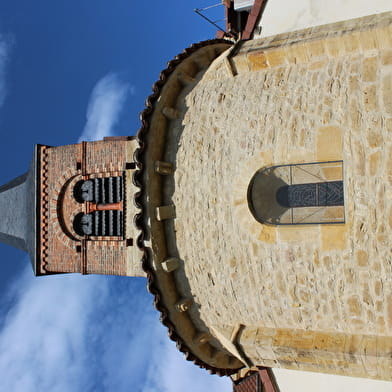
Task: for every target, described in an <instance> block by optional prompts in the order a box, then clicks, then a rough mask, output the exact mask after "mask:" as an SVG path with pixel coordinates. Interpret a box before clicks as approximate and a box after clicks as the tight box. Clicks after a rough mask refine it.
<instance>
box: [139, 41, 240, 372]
mask: <svg viewBox="0 0 392 392" xmlns="http://www.w3.org/2000/svg"><path fill="white" fill-rule="evenodd" d="M214 44H229V45H230V44H231V42H228V41H226V40H222V39H215V40H209V41H204V42H200V43H198V44H194V45H192V46H191V47H190V48H188V49H185V50H184V51H183V52H182V53H181V54H179V55H178V56H176V57H175V58H174V59H173V60H171V61H170V62H169V63H168V65H167V68H166V69H165V70H163V71H162V72H161V74H160V77H159V80H158V81H157V82H156V83H155V84H154V85H153V88H152V90H153V94H151V95H150V96H149V97H148V98H147V100H146V108H145V109H144V111H143V112H142V113H141V115H140V120H141V123H142V126H141V128H140V129H139V131H138V133H137V140H138V142H139V148H138V149H137V150H136V151H135V153H134V159H135V162H136V164H137V170H136V171H135V173H134V176H133V183H134V184H135V185H136V186H137V187H139V188H140V191H139V192H138V193H137V194H136V195H135V204H136V206H137V207H138V208H139V209H140V210H141V212H140V213H139V214H137V215H136V216H135V225H136V227H137V228H138V229H139V230H141V234H140V235H139V237H138V238H137V245H138V247H139V248H140V249H141V250H142V251H143V258H142V266H143V269H144V271H145V272H146V275H147V280H148V285H147V287H148V290H149V291H150V293H151V294H153V296H154V305H155V308H156V309H157V310H158V311H159V312H160V313H161V322H162V323H163V325H165V326H166V327H167V328H168V334H169V337H170V338H171V339H172V340H174V341H175V342H176V344H177V348H178V349H179V350H180V351H181V352H182V353H183V354H184V355H185V358H186V359H187V360H189V361H192V362H194V363H195V364H197V365H198V366H200V367H201V368H205V369H207V370H209V371H210V373H212V374H218V375H220V376H223V375H230V374H233V373H235V372H236V371H237V370H238V369H228V368H218V367H214V366H211V365H210V364H208V363H206V362H204V361H203V360H201V359H200V358H198V357H197V356H196V355H195V354H194V353H193V352H192V351H191V349H190V347H189V345H188V344H187V343H185V341H184V340H183V338H182V337H181V336H180V335H179V333H178V330H177V327H176V325H175V324H174V322H173V321H172V319H171V316H170V311H169V310H168V309H167V307H166V306H165V304H164V301H163V297H162V293H161V291H160V289H159V286H158V283H157V277H156V274H155V273H154V270H153V261H152V259H153V255H152V254H151V249H150V248H149V247H146V246H145V244H144V241H145V239H146V238H148V237H149V230H150V228H149V227H148V224H147V219H146V215H147V214H148V212H147V205H146V196H147V195H146V184H145V183H144V178H145V175H146V161H145V159H146V156H145V153H146V147H147V145H148V143H149V140H148V139H149V128H150V125H151V121H152V116H153V114H154V110H155V108H154V107H155V105H156V104H157V102H158V99H159V98H160V96H161V93H162V89H163V87H164V86H165V84H166V82H167V81H168V79H169V77H170V76H171V75H172V73H173V72H174V71H175V69H176V67H177V66H178V65H180V64H181V63H182V62H183V61H184V60H185V59H187V58H189V57H190V56H191V55H193V54H194V53H195V52H196V51H198V50H199V49H201V48H204V47H207V46H210V45H214ZM217 55H218V54H216V55H215V57H216V56H217ZM212 60H213V59H211V60H210V61H209V62H211V61H212ZM184 317H185V316H184ZM207 344H208V343H207ZM211 349H212V350H213V347H211Z"/></svg>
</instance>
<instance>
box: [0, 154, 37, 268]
mask: <svg viewBox="0 0 392 392" xmlns="http://www.w3.org/2000/svg"><path fill="white" fill-rule="evenodd" d="M37 151H38V149H37V147H36V148H35V150H34V156H33V160H32V163H31V165H30V169H29V171H28V172H27V173H25V174H22V175H21V176H19V177H16V178H14V179H13V180H11V181H10V182H8V183H7V184H5V185H3V186H0V211H1V216H2V218H1V220H0V241H1V242H3V243H5V244H8V245H11V246H13V247H15V248H18V249H21V250H23V251H25V252H27V253H28V254H29V256H30V261H31V263H32V266H33V270H34V273H36V267H35V265H36V247H37V240H36V239H37V236H36V233H37V202H36V200H37Z"/></svg>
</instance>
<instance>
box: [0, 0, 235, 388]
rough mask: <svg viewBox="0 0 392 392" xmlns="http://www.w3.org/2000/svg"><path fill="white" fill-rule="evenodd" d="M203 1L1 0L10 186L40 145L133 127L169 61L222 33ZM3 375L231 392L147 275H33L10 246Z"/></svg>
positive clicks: (24, 380)
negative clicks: (179, 333)
mask: <svg viewBox="0 0 392 392" xmlns="http://www.w3.org/2000/svg"><path fill="white" fill-rule="evenodd" d="M208 4H211V3H208V2H205V1H204V2H203V1H192V2H189V1H177V0H175V1H171V2H160V1H153V2H144V3H143V2H133V1H130V0H113V1H111V2H109V1H104V0H95V1H92V0H78V1H76V0H70V1H67V2H65V1H53V0H51V1H49V0H39V1H37V2H32V1H30V0H2V2H1V3H0V134H1V148H0V150H1V154H0V165H1V167H2V170H1V171H0V183H1V184H3V183H6V182H7V181H9V180H11V179H12V178H14V177H16V176H18V175H20V174H22V173H23V172H25V171H26V170H27V168H28V166H29V162H30V160H31V158H32V152H33V145H34V144H35V143H42V144H48V145H62V144H70V143H75V142H77V141H78V140H94V139H101V138H102V137H103V136H105V135H133V134H135V132H136V131H137V129H138V128H139V117H138V116H139V112H140V111H141V110H142V109H143V107H144V100H145V98H146V97H147V96H148V95H149V94H150V91H151V85H152V84H153V83H154V81H155V80H156V79H157V78H158V75H159V72H160V71H161V70H162V69H163V68H164V67H165V64H166V62H167V61H168V60H170V59H171V58H173V57H174V56H175V55H176V54H177V53H179V52H180V51H182V49H183V48H185V47H187V46H189V45H191V44H192V43H193V42H198V41H200V40H204V39H208V38H213V37H214V36H215V29H214V28H213V27H211V26H210V25H208V24H207V23H206V22H205V21H204V20H202V19H201V18H200V17H198V16H197V15H195V14H194V13H193V8H196V7H198V8H201V7H203V6H205V5H208ZM0 255H1V263H2V268H3V271H2V274H1V276H0V289H1V297H0V303H1V308H0V352H1V356H0V379H1V384H2V388H3V390H7V391H10V392H12V391H22V392H29V391H55V392H57V391H61V392H62V391H72V392H74V391H135V392H139V391H140V392H155V391H161V392H175V391H183V390H187V391H189V392H198V391H205V390H210V391H230V390H231V386H230V382H229V381H228V380H227V379H222V378H219V377H216V376H210V375H209V374H208V373H207V372H206V371H204V370H200V369H199V368H197V367H196V366H195V365H193V364H191V363H189V362H187V361H185V360H184V359H183V357H182V354H180V353H179V352H178V351H177V349H176V348H175V345H174V343H173V342H171V341H170V340H169V339H168V337H167V334H166V330H165V328H164V327H162V326H161V324H160V322H159V315H158V314H157V312H156V311H155V310H154V309H153V306H152V297H151V296H150V294H148V293H147V291H146V288H145V286H146V282H145V280H144V279H142V278H122V277H107V276H80V275H64V276H52V277H44V278H34V277H33V273H32V270H31V266H30V262H29V261H28V259H27V256H25V255H24V254H23V252H20V251H18V250H16V249H12V248H11V247H8V246H6V245H2V244H0Z"/></svg>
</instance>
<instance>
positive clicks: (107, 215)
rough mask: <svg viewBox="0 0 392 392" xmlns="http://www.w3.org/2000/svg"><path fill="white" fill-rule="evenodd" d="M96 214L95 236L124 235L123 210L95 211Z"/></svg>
mask: <svg viewBox="0 0 392 392" xmlns="http://www.w3.org/2000/svg"><path fill="white" fill-rule="evenodd" d="M93 216H94V234H93V235H94V236H110V237H113V236H122V235H123V220H122V217H123V214H122V211H118V210H109V211H95V212H94V213H93Z"/></svg>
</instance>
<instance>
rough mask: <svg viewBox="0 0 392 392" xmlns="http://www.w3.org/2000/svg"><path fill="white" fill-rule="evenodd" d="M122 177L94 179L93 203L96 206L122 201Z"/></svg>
mask: <svg viewBox="0 0 392 392" xmlns="http://www.w3.org/2000/svg"><path fill="white" fill-rule="evenodd" d="M122 188H123V182H122V177H106V178H95V179H94V201H95V203H97V204H107V203H118V202H119V201H121V200H122V199H123V189H122Z"/></svg>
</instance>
